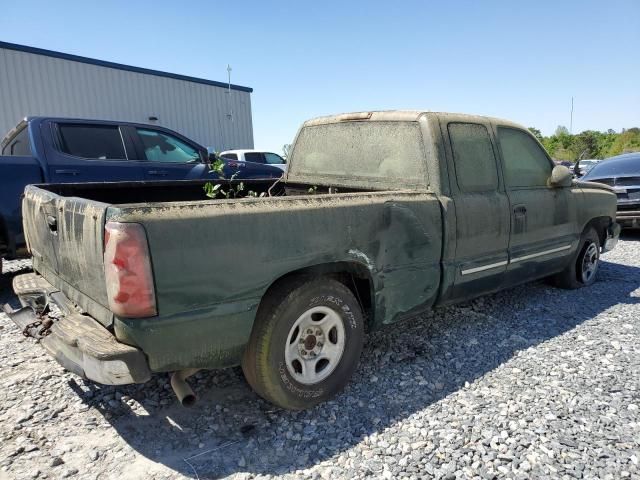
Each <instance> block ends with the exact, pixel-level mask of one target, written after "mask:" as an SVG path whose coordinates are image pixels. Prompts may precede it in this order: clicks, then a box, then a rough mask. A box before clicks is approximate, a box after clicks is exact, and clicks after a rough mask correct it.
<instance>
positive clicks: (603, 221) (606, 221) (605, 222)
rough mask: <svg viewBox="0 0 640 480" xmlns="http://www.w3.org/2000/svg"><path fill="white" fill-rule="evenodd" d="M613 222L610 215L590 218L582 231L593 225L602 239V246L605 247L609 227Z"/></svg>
mask: <svg viewBox="0 0 640 480" xmlns="http://www.w3.org/2000/svg"><path fill="white" fill-rule="evenodd" d="M610 224H611V218H610V217H596V218H592V219H591V220H589V222H588V223H587V224H586V225H585V227H584V229H583V230H582V233H584V232H586V231H587V229H589V228H590V227H593V228H594V229H595V231H596V233H597V234H598V238H599V239H600V246H601V247H603V246H604V243H605V241H606V240H607V228H608V227H609V225H610Z"/></svg>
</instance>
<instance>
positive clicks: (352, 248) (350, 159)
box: [23, 112, 616, 371]
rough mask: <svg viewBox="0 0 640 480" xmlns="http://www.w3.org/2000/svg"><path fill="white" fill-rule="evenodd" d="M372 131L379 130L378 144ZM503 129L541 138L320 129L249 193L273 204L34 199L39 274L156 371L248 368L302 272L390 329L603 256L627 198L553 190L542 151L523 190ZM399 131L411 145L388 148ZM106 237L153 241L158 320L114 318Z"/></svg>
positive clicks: (457, 126) (147, 196) (117, 188)
mask: <svg viewBox="0 0 640 480" xmlns="http://www.w3.org/2000/svg"><path fill="white" fill-rule="evenodd" d="M367 122H372V123H375V122H379V123H378V124H377V125H376V127H375V128H373V129H371V130H370V131H369V130H367ZM394 122H395V123H394ZM396 123H398V124H406V125H396ZM342 126H344V129H345V132H347V133H348V134H344V132H341V131H340V129H341V128H342ZM306 128H308V129H310V130H309V133H305V129H306ZM500 128H508V129H511V130H514V131H516V133H517V134H518V135H520V136H522V135H524V136H525V138H524V139H525V140H527V139H528V140H527V141H529V140H531V139H532V138H533V137H531V136H530V134H529V132H528V131H527V130H526V129H525V128H523V127H520V126H518V125H515V124H512V123H510V122H506V121H502V120H498V119H489V118H485V117H476V116H468V115H457V114H438V113H432V112H364V113H357V114H348V115H339V116H334V117H326V118H321V119H315V120H312V121H309V122H306V123H305V124H304V125H303V127H302V128H301V131H300V132H299V133H298V135H297V137H296V141H295V142H294V146H293V149H292V154H291V161H290V166H289V173H288V177H287V179H286V180H285V181H282V182H280V183H279V184H278V185H277V186H276V185H272V183H271V182H266V183H262V184H261V183H259V182H258V183H255V184H253V185H252V186H251V188H252V189H253V190H255V191H261V192H265V193H266V192H267V190H271V188H273V187H276V190H275V191H276V192H277V193H276V196H272V197H267V198H244V199H237V200H206V199H205V198H204V194H203V191H202V184H198V183H194V182H167V183H162V182H160V183H157V184H151V183H143V184H128V185H125V184H111V185H109V184H94V185H84V186H80V185H75V186H74V185H65V186H60V185H58V186H56V185H49V186H44V187H42V188H38V187H28V188H27V191H26V197H25V203H24V205H23V207H24V208H23V210H24V212H25V216H24V218H25V230H26V231H27V240H28V242H29V245H30V247H31V251H32V253H33V255H34V267H35V269H36V271H37V272H38V273H40V274H41V275H42V276H44V277H45V278H46V279H47V281H48V282H49V283H51V284H52V285H53V286H55V287H56V288H58V289H60V290H61V291H62V292H64V294H65V295H66V296H67V297H68V298H69V299H71V300H72V301H73V302H75V303H76V304H77V305H78V306H79V307H80V308H81V309H82V310H83V311H84V312H87V313H88V314H89V315H91V316H93V317H94V318H95V319H96V320H98V321H99V322H100V323H102V324H103V325H104V326H105V327H106V328H109V329H110V330H111V331H112V332H113V333H114V335H115V336H116V338H117V339H118V340H119V341H120V342H122V343H126V344H129V345H131V346H134V347H138V348H140V349H141V350H142V351H143V352H144V354H145V355H146V357H147V359H148V362H149V367H150V369H151V370H152V371H170V370H178V369H183V368H192V367H196V368H217V367H226V366H231V365H236V364H238V363H239V361H240V358H241V355H242V352H243V350H244V348H245V345H246V343H247V341H248V339H249V335H250V332H251V330H252V328H253V324H254V320H255V317H256V312H257V309H258V306H259V305H260V303H261V301H262V300H263V299H264V298H265V295H268V291H269V288H270V287H272V286H273V285H274V284H276V283H277V282H278V281H279V280H281V279H283V278H284V277H286V276H289V275H293V274H296V273H301V272H310V271H313V272H314V274H324V273H327V272H329V273H332V274H334V273H339V272H340V273H348V272H358V278H359V279H360V280H362V281H365V282H367V283H368V285H369V286H370V292H369V293H370V301H369V302H365V303H366V304H367V307H370V312H368V313H370V327H371V328H377V327H380V326H382V325H385V324H390V323H393V322H396V321H398V320H400V319H402V318H404V317H407V316H410V315H412V314H414V313H417V312H418V311H421V310H424V309H427V308H430V307H431V306H433V305H436V304H445V303H454V302H459V301H461V300H463V299H466V298H471V297H474V296H477V295H480V294H483V293H486V292H489V291H494V290H497V289H500V288H505V287H509V286H512V285H514V284H516V283H522V282H525V281H529V280H533V279H536V278H540V277H543V276H548V275H552V274H554V273H557V272H559V271H561V270H562V269H563V268H565V267H566V266H567V265H568V264H569V263H570V262H571V260H572V259H573V258H575V254H576V250H577V248H578V245H579V241H578V239H579V238H580V235H581V233H582V232H583V231H584V230H585V228H588V227H589V226H593V227H595V228H597V229H598V232H599V233H600V234H601V235H602V241H603V243H604V240H605V237H606V233H607V229H608V228H609V227H610V226H611V225H612V222H613V221H614V219H615V209H616V197H615V195H614V194H613V193H612V192H611V191H610V190H609V189H607V187H605V186H598V185H596V184H575V183H574V184H572V185H569V184H566V185H557V186H553V185H551V184H549V183H547V178H550V175H551V169H552V168H553V163H552V162H551V160H550V158H548V155H547V154H546V153H544V151H543V150H542V153H541V154H540V155H542V164H543V167H544V168H543V170H544V171H543V172H542V173H543V174H544V175H546V177H544V178H543V182H542V184H536V185H533V184H532V185H526V184H525V185H524V186H522V185H520V186H517V188H514V186H513V185H510V184H509V181H508V179H507V175H506V174H505V171H506V170H505V164H506V163H507V160H509V159H508V158H507V156H506V155H505V149H504V148H503V146H501V143H500V141H499V139H498V137H497V135H496V133H495V132H496V131H497V130H498V129H500ZM387 131H388V132H393V133H394V135H397V136H398V137H399V138H401V139H402V141H398V138H395V137H394V138H395V140H394V141H393V142H385V135H384V132H387ZM529 137H530V138H529ZM332 139H333V140H332ZM334 140H335V142H334ZM532 141H533V142H534V143H533V144H531V145H532V148H534V149H535V148H539V149H541V148H542V147H541V146H540V145H539V144H538V143H537V141H535V140H532ZM300 142H303V143H304V145H303V146H302V147H301V146H300ZM407 142H414V144H413V145H407ZM474 142H475V143H474ZM360 144H363V145H360ZM364 144H366V145H364ZM360 146H362V148H359V147H360ZM392 147H393V148H392ZM480 147H482V148H480ZM509 153H510V154H513V149H512V150H511V151H509ZM516 153H517V152H516ZM539 153H540V152H539ZM337 157H340V158H337ZM365 157H366V158H365ZM505 159H506V160H505ZM512 159H513V155H512ZM481 162H485V163H481ZM545 162H547V163H548V165H546V163H545ZM534 166H535V165H534ZM547 167H548V172H547V171H546V169H547ZM351 171H353V172H354V173H353V174H351V175H350V174H349V172H351ZM524 173H527V171H525V172H524ZM534 173H535V172H534ZM527 174H528V173H527ZM569 183H571V182H569ZM309 190H310V191H309ZM536 192H537V193H536ZM108 221H116V222H124V223H127V222H133V223H138V224H140V225H142V227H143V228H144V231H145V233H146V237H147V240H148V246H149V252H150V257H151V267H152V273H153V281H154V286H155V297H156V300H157V311H158V314H157V316H155V317H152V318H143V319H139V318H138V319H128V318H119V317H117V316H114V315H113V314H112V313H111V312H110V311H109V310H108V301H107V294H106V286H105V280H104V272H103V264H102V252H103V236H104V225H105V223H106V222H108Z"/></svg>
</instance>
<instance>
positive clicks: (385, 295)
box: [108, 192, 442, 369]
mask: <svg viewBox="0 0 640 480" xmlns="http://www.w3.org/2000/svg"><path fill="white" fill-rule="evenodd" d="M217 203H218V204H217V205H216V204H212V203H207V202H198V203H193V204H180V205H174V206H171V207H167V206H158V207H145V208H138V207H130V208H129V207H123V208H111V209H109V213H108V220H114V221H120V222H138V223H143V225H144V226H145V230H146V232H147V238H148V241H149V248H150V251H151V255H152V265H153V273H154V278H155V285H156V295H157V299H158V312H159V316H158V317H157V318H153V319H148V320H139V319H138V320H126V319H116V322H115V329H116V333H117V335H118V336H119V337H122V339H123V340H127V341H130V342H132V343H134V344H136V345H139V346H141V347H142V348H143V350H144V351H145V352H147V353H148V354H149V356H150V360H151V359H155V360H156V361H157V362H158V364H157V365H154V364H152V368H154V369H165V368H166V369H170V368H171V367H173V366H176V365H183V364H185V363H186V362H187V361H188V358H192V359H196V360H195V363H196V365H197V366H207V365H212V364H214V365H216V366H223V365H232V364H236V363H237V362H238V359H239V356H240V354H241V352H242V349H243V347H244V344H245V343H246V341H247V340H248V337H249V334H250V332H251V328H252V326H253V320H254V318H255V314H256V310H257V308H258V305H259V303H260V301H261V299H262V297H263V296H264V294H265V292H266V291H267V289H268V288H269V287H270V286H271V285H272V284H273V283H274V282H275V281H277V280H278V279H279V278H282V277H283V276H285V275H288V274H291V273H292V272H296V271H300V270H302V269H305V268H309V267H314V266H319V265H335V264H350V265H352V266H356V265H357V267H358V268H360V269H361V270H364V271H367V272H368V275H369V276H370V278H371V280H372V284H373V288H374V298H375V306H374V310H373V311H374V318H373V322H372V324H373V326H377V325H379V324H383V323H390V322H393V321H395V320H397V319H399V318H401V317H402V315H403V314H407V313H409V312H411V311H412V310H413V309H415V308H417V307H429V306H431V305H432V304H433V302H434V301H435V298H436V295H437V292H438V287H439V283H440V252H441V249H442V234H441V232H442V228H441V225H440V221H441V220H440V218H441V214H440V205H439V202H438V200H437V199H436V197H435V196H434V195H433V194H429V193H425V192H423V193H420V192H381V193H372V194H365V193H362V194H338V195H331V196H316V197H307V198H296V197H291V198H286V197H285V198H271V199H266V200H241V201H234V202H228V203H219V202H217ZM168 225H171V228H167V226H168ZM186 246H188V247H187V248H185V247H186ZM150 352H154V353H153V354H150Z"/></svg>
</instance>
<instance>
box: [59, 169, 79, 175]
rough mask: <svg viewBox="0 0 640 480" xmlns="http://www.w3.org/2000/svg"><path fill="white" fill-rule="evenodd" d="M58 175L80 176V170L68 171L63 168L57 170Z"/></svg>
mask: <svg viewBox="0 0 640 480" xmlns="http://www.w3.org/2000/svg"><path fill="white" fill-rule="evenodd" d="M56 173H59V174H60V175H79V174H80V171H79V170H67V169H64V168H61V169H56Z"/></svg>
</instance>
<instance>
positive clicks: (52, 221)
mask: <svg viewBox="0 0 640 480" xmlns="http://www.w3.org/2000/svg"><path fill="white" fill-rule="evenodd" d="M47 225H49V231H50V232H51V233H56V232H57V231H58V220H57V219H56V217H54V216H53V215H47Z"/></svg>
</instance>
